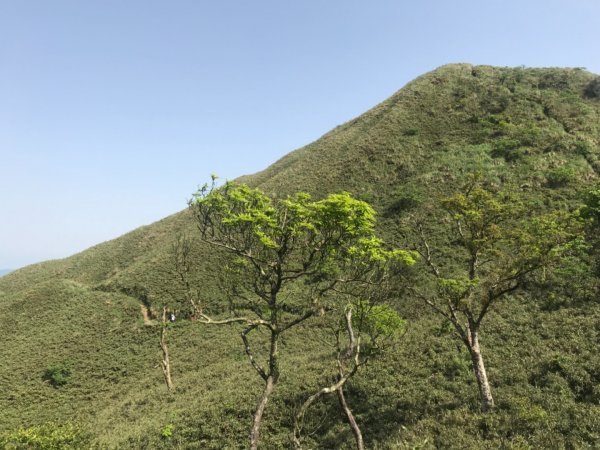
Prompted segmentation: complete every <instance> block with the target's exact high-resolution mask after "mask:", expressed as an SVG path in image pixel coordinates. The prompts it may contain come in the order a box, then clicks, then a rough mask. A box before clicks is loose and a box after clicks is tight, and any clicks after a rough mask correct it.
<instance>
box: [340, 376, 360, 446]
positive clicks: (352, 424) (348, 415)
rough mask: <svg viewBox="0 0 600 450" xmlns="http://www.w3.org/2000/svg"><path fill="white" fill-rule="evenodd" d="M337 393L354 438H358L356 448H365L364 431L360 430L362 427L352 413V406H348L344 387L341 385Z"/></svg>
mask: <svg viewBox="0 0 600 450" xmlns="http://www.w3.org/2000/svg"><path fill="white" fill-rule="evenodd" d="M336 393H337V397H338V400H339V402H340V406H341V407H342V409H343V410H344V413H345V414H346V418H347V419H348V423H349V424H350V428H352V434H354V439H355V440H356V448H357V450H364V449H365V444H364V443H363V437H362V433H361V432H360V428H359V427H358V424H357V423H356V420H355V419H354V415H353V414H352V411H351V410H350V408H349V407H348V404H347V403H346V397H345V396H344V387H343V386H340V387H339V388H338V390H337V391H336Z"/></svg>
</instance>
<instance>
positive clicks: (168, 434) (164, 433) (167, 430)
mask: <svg viewBox="0 0 600 450" xmlns="http://www.w3.org/2000/svg"><path fill="white" fill-rule="evenodd" d="M174 428H175V427H174V426H173V424H172V423H168V424H166V425H165V426H164V427H162V430H160V436H161V437H162V438H163V439H166V440H169V439H171V438H172V437H173V429H174Z"/></svg>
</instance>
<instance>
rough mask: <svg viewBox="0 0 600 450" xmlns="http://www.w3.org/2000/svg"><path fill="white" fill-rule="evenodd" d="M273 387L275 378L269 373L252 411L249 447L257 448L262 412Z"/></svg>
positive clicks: (252, 449)
mask: <svg viewBox="0 0 600 450" xmlns="http://www.w3.org/2000/svg"><path fill="white" fill-rule="evenodd" d="M274 388H275V379H274V377H273V375H269V376H268V377H267V380H266V382H265V388H264V390H263V393H262V395H261V397H260V400H259V401H258V405H256V411H255V412H254V422H253V423H252V430H251V431H250V449H251V450H256V449H257V448H258V439H259V435H260V426H261V424H262V417H263V413H264V412H265V407H266V406H267V402H268V401H269V396H270V395H271V393H272V392H273V389H274Z"/></svg>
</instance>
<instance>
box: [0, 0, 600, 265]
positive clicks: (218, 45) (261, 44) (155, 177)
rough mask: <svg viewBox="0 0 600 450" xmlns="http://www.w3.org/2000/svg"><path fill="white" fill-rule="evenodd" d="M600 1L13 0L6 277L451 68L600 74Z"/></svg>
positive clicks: (116, 231)
mask: <svg viewBox="0 0 600 450" xmlns="http://www.w3.org/2000/svg"><path fill="white" fill-rule="evenodd" d="M599 43H600V1H598V0H518V1H516V0H503V1H499V0H496V1H489V0H469V1H467V0H454V1H447V0H418V1H417V0H415V1H411V2H408V1H399V0H381V1H380V0H369V1H366V0H365V1H353V0H327V1H324V0H319V1H317V0H302V1H282V0H253V1H248V0H219V1H208V0H195V1H192V0H189V1H184V0H169V1H165V0H160V1H159V0H126V1H123V0H85V1H82V0H70V1H69V0H52V1H48V0H0V269H4V268H7V269H16V268H19V267H21V266H24V265H28V264H31V263H35V262H39V261H43V260H48V259H56V258H63V257H66V256H69V255H71V254H74V253H76V252H79V251H82V250H84V249H86V248H88V247H90V246H92V245H95V244H97V243H100V242H103V241H105V240H108V239H113V238H116V237H118V236H120V235H122V234H124V233H125V232H127V231H130V230H132V229H135V228H137V227H139V226H141V225H146V224H149V223H152V222H154V221H156V220H159V219H161V218H163V217H166V216H168V215H170V214H173V213H175V212H177V211H180V210H182V209H184V208H185V207H186V201H187V199H188V198H189V197H190V196H191V194H192V193H193V192H194V191H195V190H196V189H197V187H198V186H199V185H201V184H203V183H204V182H205V181H207V180H209V179H210V174H211V173H216V174H218V175H219V176H220V177H221V178H222V179H233V178H236V177H238V176H240V175H244V174H250V173H254V172H257V171H259V170H262V169H264V168H266V167H267V166H269V165H270V164H271V163H273V162H275V161H276V160H277V159H279V158H281V157H282V156H284V155H285V154H287V153H289V152H290V151H292V150H294V149H297V148H299V147H302V146H304V145H306V144H308V143H310V142H312V141H314V140H315V139H317V138H319V137H320V136H321V135H323V134H325V133H326V132H328V131H329V130H330V129H332V128H333V127H335V126H337V125H340V124H342V123H344V122H346V121H348V120H350V119H352V118H354V117H356V116H358V115H360V114H361V113H363V112H365V111H366V110H367V109H369V108H371V107H373V106H375V105H376V104H377V103H379V102H381V101H383V100H385V99H386V98H387V97H389V96H390V95H392V94H393V93H394V92H395V91H397V90H398V89H400V88H401V87H402V86H403V85H405V84H406V83H407V82H409V81H410V80H412V79H414V78H415V77H417V76H419V75H421V74H423V73H425V72H427V71H430V70H433V69H435V68H436V67H438V66H441V65H443V64H447V63H458V62H467V63H472V64H490V65H498V66H521V65H524V66H528V67H536V66H544V67H548V66H569V67H585V68H587V69H588V70H590V71H592V72H595V73H597V74H600V51H599Z"/></svg>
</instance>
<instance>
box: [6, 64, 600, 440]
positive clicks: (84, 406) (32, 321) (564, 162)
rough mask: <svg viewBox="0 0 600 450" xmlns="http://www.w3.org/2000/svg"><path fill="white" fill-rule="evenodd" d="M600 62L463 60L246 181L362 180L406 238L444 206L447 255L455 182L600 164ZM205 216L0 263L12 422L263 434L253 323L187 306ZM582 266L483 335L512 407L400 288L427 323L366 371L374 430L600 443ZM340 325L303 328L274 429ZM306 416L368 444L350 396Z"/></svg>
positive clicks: (300, 186) (208, 292) (593, 292)
mask: <svg viewBox="0 0 600 450" xmlns="http://www.w3.org/2000/svg"><path fill="white" fill-rule="evenodd" d="M599 79H600V78H599V77H598V76H596V75H594V74H591V73H588V72H586V71H584V70H580V69H530V68H495V67H487V66H470V65H467V64H459V65H449V66H444V67H441V68H439V69H437V70H435V71H433V72H430V73H428V74H425V75H423V76H422V77H419V78H418V79H416V80H414V81H413V82H411V83H409V84H408V85H407V86H405V87H404V88H403V89H402V90H400V91H399V92H397V93H396V94H394V95H393V96H392V97H391V98H390V99H388V100H386V101H385V102H383V103H382V104H380V105H377V106H376V107H375V108H373V109H371V110H370V111H368V112H366V113H365V114H364V115H362V116H360V117H358V118H356V119H353V120H351V121H349V122H348V123H346V124H343V125H341V126H339V127H337V128H335V129H334V130H332V131H331V132H329V133H328V134H326V135H325V136H323V137H322V138H321V139H319V140H318V141H316V142H314V143H312V144H310V145H308V146H306V147H304V148H302V149H300V150H297V151H295V152H292V153H290V154H289V155H287V156H285V157H284V158H282V159H281V160H279V161H277V162H276V163H275V164H273V165H272V166H270V167H269V168H267V169H266V170H264V171H262V172H260V173H257V174H255V175H252V176H247V177H242V179H241V181H245V182H247V183H249V184H252V185H254V186H258V187H260V188H262V189H263V190H265V191H266V192H268V193H271V194H273V195H278V196H282V195H286V194H287V193H291V192H295V191H298V190H303V191H308V192H311V193H312V194H313V195H314V196H315V197H317V198H318V197H322V196H324V195H326V194H327V193H329V192H339V191H341V190H346V191H349V192H351V193H353V194H354V195H356V196H358V197H359V198H362V199H365V200H367V201H369V202H371V203H372V204H373V205H374V207H375V208H376V209H377V211H378V212H379V223H378V226H379V232H380V234H381V235H382V236H383V237H384V238H385V239H386V240H387V241H388V242H393V243H394V244H396V245H402V246H404V245H408V246H410V245H411V237H410V233H407V232H406V228H405V227H404V226H405V224H406V222H407V221H408V220H409V219H411V218H412V217H415V216H419V215H420V216H423V217H426V218H429V222H428V232H430V233H431V235H432V236H433V240H434V242H436V243H437V246H438V248H439V252H440V256H441V257H442V258H443V257H444V255H446V257H447V256H448V255H451V254H452V242H449V241H448V239H447V238H446V236H445V235H444V234H443V225H444V222H443V218H442V216H441V214H440V210H439V207H438V204H437V201H436V199H437V198H439V196H441V195H446V194H448V193H450V192H453V191H454V190H456V189H457V187H458V185H459V184H460V182H461V180H462V179H463V177H464V175H465V174H466V173H469V172H472V171H480V172H483V173H484V174H485V178H486V182H487V183H488V184H489V185H490V186H500V185H511V186H514V187H515V188H516V189H518V190H519V191H520V192H521V194H522V195H523V196H525V197H526V199H527V201H528V202H529V203H530V204H532V205H534V206H533V208H537V209H539V210H546V209H557V208H563V209H564V208H568V209H570V208H574V207H576V206H577V205H578V204H579V202H580V198H581V194H582V192H583V191H584V190H585V189H587V188H588V187H589V186H592V185H594V184H596V183H597V182H598V177H599V174H600V162H599V161H600V98H599V97H598V96H597V95H596V92H597V86H598V83H599V82H598V80H599ZM199 181H201V180H199ZM194 232H195V228H194V225H193V222H192V220H191V217H190V216H189V214H188V213H187V212H185V211H183V212H181V213H179V214H175V215H173V216H170V217H168V218H166V219H164V220H162V221H159V222H157V223H155V224H153V225H150V226H146V227H142V228H140V229H138V230H135V231H133V232H131V233H128V234H126V235H124V236H122V237H120V238H118V239H115V240H113V241H109V242H106V243H103V244H100V245H97V246H95V247H92V248H91V249H88V250H86V251H85V252H82V253H80V254H78V255H74V256H72V257H70V258H67V259H64V260H60V261H50V262H45V263H40V264H36V265H33V266H29V267H27V268H24V269H20V270H18V271H15V272H13V273H10V274H7V275H5V276H3V277H2V278H0V330H2V337H3V345H2V357H3V358H2V361H3V363H2V364H1V365H0V390H1V392H0V394H1V395H0V411H2V415H1V417H0V432H3V431H14V430H17V429H18V428H20V427H32V426H43V424H47V423H55V424H67V423H77V424H78V426H80V427H81V428H82V429H83V430H84V431H85V432H86V433H87V435H88V436H89V445H90V446H94V445H95V446H97V447H100V448H132V449H140V448H153V449H154V448H189V449H192V448H202V449H211V448H213V449H224V448H231V449H237V448H245V446H246V439H247V434H248V429H249V424H250V419H251V414H252V410H253V408H254V405H255V402H256V400H257V397H258V392H259V389H260V385H259V383H258V378H257V377H256V375H255V373H253V372H252V369H251V367H250V365H249V364H248V363H247V360H246V358H245V355H244V353H243V347H242V346H241V340H240V339H239V335H238V332H239V330H237V329H236V328H235V326H232V327H230V328H227V327H220V328H210V327H205V326H201V325H200V324H198V323H196V322H193V321H190V320H187V319H186V313H185V311H186V305H185V303H184V302H183V301H182V291H181V287H180V286H179V284H178V282H177V279H176V277H175V275H174V273H173V270H172V262H171V261H172V255H171V246H172V243H173V241H174V239H175V236H176V235H177V234H179V233H186V234H188V235H189V236H193V235H194ZM193 251H194V255H195V258H194V262H195V275H194V277H195V278H194V282H195V284H196V285H197V286H199V287H200V289H201V295H202V297H203V299H204V300H206V301H207V302H208V303H211V304H213V305H214V306H215V307H216V308H217V309H218V308H219V307H221V309H222V307H223V299H222V294H221V292H220V290H219V287H218V284H217V283H216V281H215V279H216V275H217V274H218V271H219V263H218V258H217V256H216V255H214V254H213V253H211V251H210V249H206V248H202V247H201V246H199V245H196V246H195V247H194V250H193ZM418 270H420V269H419V268H417V269H416V271H417V272H418ZM573 273H575V272H572V273H570V274H568V275H567V276H565V277H563V278H560V277H555V278H551V279H548V280H546V281H544V280H532V282H531V286H529V289H528V291H527V292H525V291H522V292H518V293H516V294H515V295H514V296H512V297H510V298H508V299H506V300H505V301H504V304H503V306H504V307H503V308H501V309H497V310H494V311H492V312H491V313H490V314H492V316H491V317H490V318H489V319H490V320H488V321H487V322H486V324H485V326H484V328H483V331H482V333H483V336H482V345H483V352H484V354H485V357H486V364H487V366H488V369H489V376H490V380H491V383H492V386H493V389H494V394H495V398H496V400H497V403H498V407H497V409H496V411H494V412H493V413H491V414H487V415H483V414H481V413H480V412H479V410H478V399H477V390H476V386H475V385H474V378H473V376H472V374H471V373H470V368H469V365H468V363H469V361H468V356H467V355H466V354H465V351H464V350H463V349H462V347H461V345H459V343H457V342H456V341H454V340H452V339H451V338H450V337H449V336H448V334H447V328H446V327H445V326H444V324H443V323H442V322H441V321H440V320H439V319H438V318H437V317H435V316H433V315H432V314H431V313H430V311H429V310H427V309H426V308H424V307H423V306H422V305H421V304H420V303H419V302H417V301H416V300H415V299H414V298H411V296H410V295H406V294H398V295H397V296H396V297H395V298H393V299H391V300H392V302H393V304H394V305H395V307H396V308H397V309H398V310H399V312H400V313H401V314H402V315H403V316H404V317H406V318H407V319H408V321H409V330H408V332H407V334H406V335H405V336H404V337H403V338H402V339H401V340H400V341H399V342H397V343H396V344H395V346H394V347H393V348H392V349H390V350H388V351H387V352H386V353H385V355H383V356H382V357H380V358H378V359H377V360H374V361H373V362H372V364H370V365H369V366H368V367H367V368H366V370H364V371H362V372H359V374H358V375H357V376H356V377H355V378H354V379H353V380H352V382H351V383H350V385H349V387H348V395H347V398H348V401H349V403H350V404H351V406H352V407H353V409H354V411H355V413H356V416H357V420H358V421H359V423H360V424H361V425H362V427H363V432H364V435H365V439H366V444H367V447H368V448H375V449H388V448H398V449H409V448H410V449H412V448H478V449H485V448H489V449H497V448H506V449H517V448H597V447H598V446H600V388H599V386H600V357H599V356H598V352H597V348H598V344H599V343H600V305H599V304H598V298H599V297H598V290H597V278H595V277H594V276H592V275H590V274H589V273H588V272H586V271H585V270H580V271H579V272H576V273H575V275H573ZM400 292H401V291H400ZM142 303H144V304H146V305H147V306H150V307H151V308H154V309H155V310H158V309H160V307H161V305H163V304H167V305H169V307H170V308H171V309H175V310H178V312H179V314H178V316H179V317H181V318H182V320H178V321H176V322H175V323H174V324H173V325H172V328H171V329H170V330H169V345H170V351H171V355H172V366H173V378H174V383H175V386H176V389H175V391H174V392H173V393H172V394H169V393H168V392H167V390H166V387H165V386H164V382H163V380H162V373H161V370H160V367H159V365H158V363H159V358H160V348H159V346H158V332H159V330H158V327H157V326H147V325H144V323H143V320H142V315H141V310H140V304H142ZM486 320H487V319H486ZM326 341H327V337H326V330H325V328H324V327H323V326H322V324H321V323H320V322H314V323H312V324H309V325H307V326H304V327H302V328H301V330H300V331H299V332H298V333H295V334H290V335H289V336H287V337H286V340H285V342H284V348H283V350H282V355H283V356H282V358H283V361H282V365H283V368H282V373H283V374H282V380H281V382H280V385H279V387H278V390H277V391H276V392H275V394H274V397H273V401H272V402H270V403H269V406H268V408H267V412H266V417H265V425H264V431H263V432H262V436H263V439H264V441H263V444H264V445H263V446H264V448H287V447H288V443H289V432H290V431H291V417H292V412H293V411H294V408H297V407H298V405H299V404H301V402H302V401H303V400H304V399H305V398H306V395H308V393H310V392H313V391H314V390H315V388H316V387H317V386H318V385H319V383H321V382H322V381H324V380H325V379H326V377H327V376H328V375H327V374H330V373H333V372H332V371H333V367H332V366H331V364H332V360H331V348H330V347H329V346H327V345H325V344H326ZM296 348H297V349H301V351H299V352H298V351H292V350H293V349H296ZM57 367H58V368H60V367H65V368H68V376H66V377H64V383H61V384H59V385H53V384H52V383H50V382H49V381H48V377H47V376H46V377H45V374H46V372H47V370H49V369H52V368H57ZM306 420H307V431H309V434H308V435H307V439H308V441H307V445H308V447H312V448H336V449H337V448H353V440H352V436H351V435H350V433H349V431H348V427H347V426H346V425H345V424H344V422H343V420H342V417H341V415H340V412H339V410H338V409H337V406H336V403H335V401H334V399H327V400H325V401H323V402H320V403H319V404H318V405H315V408H314V409H312V410H311V412H310V414H309V417H307V418H306Z"/></svg>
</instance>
